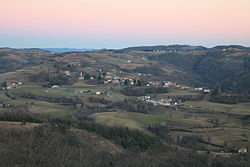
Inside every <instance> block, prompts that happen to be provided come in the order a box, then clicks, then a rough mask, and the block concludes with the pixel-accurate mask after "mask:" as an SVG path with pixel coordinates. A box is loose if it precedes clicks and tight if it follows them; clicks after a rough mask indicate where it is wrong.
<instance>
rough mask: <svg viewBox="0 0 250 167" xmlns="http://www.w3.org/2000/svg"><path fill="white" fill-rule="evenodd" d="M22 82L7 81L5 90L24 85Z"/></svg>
mask: <svg viewBox="0 0 250 167" xmlns="http://www.w3.org/2000/svg"><path fill="white" fill-rule="evenodd" d="M22 85H23V83H22V82H6V85H5V86H3V87H2V89H3V90H10V89H13V88H18V87H20V86H22Z"/></svg>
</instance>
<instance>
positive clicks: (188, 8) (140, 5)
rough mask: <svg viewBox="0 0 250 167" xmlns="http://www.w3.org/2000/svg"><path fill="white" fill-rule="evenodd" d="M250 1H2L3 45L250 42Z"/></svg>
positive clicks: (0, 11) (109, 45) (40, 46)
mask: <svg viewBox="0 0 250 167" xmlns="http://www.w3.org/2000/svg"><path fill="white" fill-rule="evenodd" d="M249 11H250V1H249V0H231V1H230V2H229V1H228V0H210V1H208V0H175V1H169V0H154V1H153V0H144V1H143V0H126V1H122V0H103V1H99V0H71V1H69V0H53V1H49V0H36V1H34V0H22V1H20V0H1V6H0V20H1V21H0V27H1V28H0V36H1V39H0V47H14V48H65V47H66V48H91V49H92V48H93V49H100V48H125V47H129V46H142V45H172V44H188V45H203V46H206V47H212V46H215V45H230V44H237V45H244V46H249V44H250V22H249V21H248V20H249V18H250V12H249Z"/></svg>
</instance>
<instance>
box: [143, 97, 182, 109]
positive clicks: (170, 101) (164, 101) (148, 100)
mask: <svg viewBox="0 0 250 167" xmlns="http://www.w3.org/2000/svg"><path fill="white" fill-rule="evenodd" d="M139 99H140V100H143V101H145V102H146V103H152V104H154V105H155V106H156V105H161V106H166V107H174V106H178V103H177V102H174V101H173V99H171V98H166V99H160V100H158V101H157V100H153V99H152V98H151V97H150V96H143V97H139Z"/></svg>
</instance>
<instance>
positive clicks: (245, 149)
mask: <svg viewBox="0 0 250 167" xmlns="http://www.w3.org/2000/svg"><path fill="white" fill-rule="evenodd" d="M238 153H241V154H245V153H247V148H244V147H242V148H240V149H238Z"/></svg>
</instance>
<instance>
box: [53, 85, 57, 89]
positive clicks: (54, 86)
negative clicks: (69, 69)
mask: <svg viewBox="0 0 250 167" xmlns="http://www.w3.org/2000/svg"><path fill="white" fill-rule="evenodd" d="M51 88H53V89H54V88H59V85H53V86H51Z"/></svg>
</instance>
